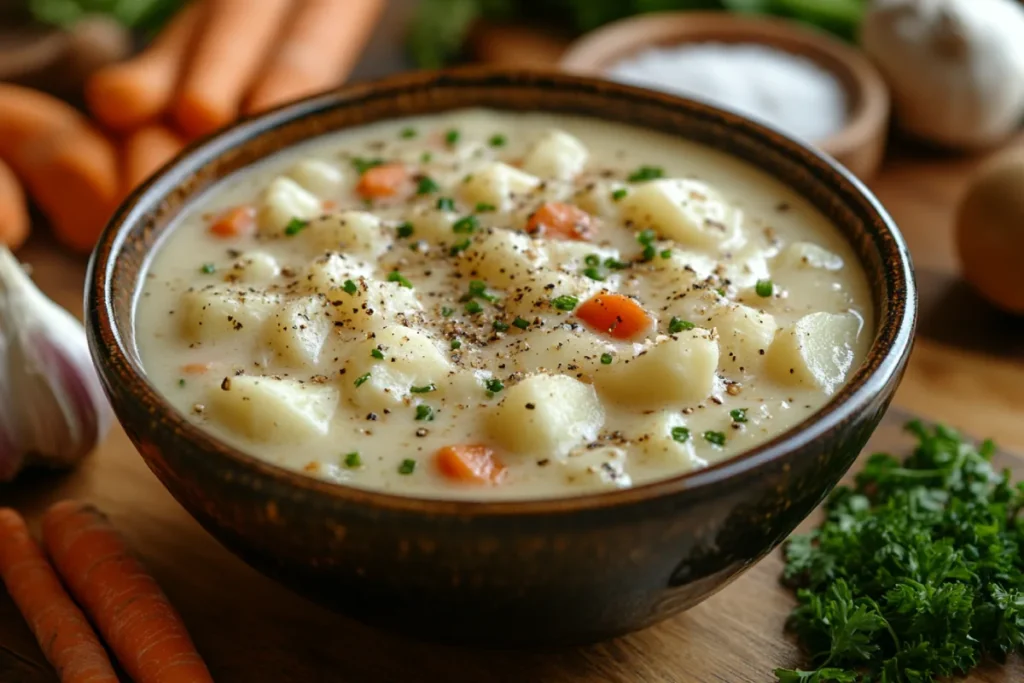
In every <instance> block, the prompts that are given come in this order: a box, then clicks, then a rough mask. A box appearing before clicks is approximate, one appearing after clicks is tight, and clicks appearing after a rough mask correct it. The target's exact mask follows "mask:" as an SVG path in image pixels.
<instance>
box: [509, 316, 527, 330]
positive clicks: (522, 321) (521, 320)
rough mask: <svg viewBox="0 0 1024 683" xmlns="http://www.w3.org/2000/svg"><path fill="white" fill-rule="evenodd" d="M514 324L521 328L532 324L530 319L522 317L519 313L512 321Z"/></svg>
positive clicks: (523, 328)
mask: <svg viewBox="0 0 1024 683" xmlns="http://www.w3.org/2000/svg"><path fill="white" fill-rule="evenodd" d="M512 324H513V325H515V326H516V327H518V328H519V329H521V330H525V329H526V328H527V327H529V326H530V321H529V320H526V319H525V318H520V317H519V316H518V315H517V316H516V319H515V320H513V321H512Z"/></svg>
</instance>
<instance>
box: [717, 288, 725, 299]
mask: <svg viewBox="0 0 1024 683" xmlns="http://www.w3.org/2000/svg"><path fill="white" fill-rule="evenodd" d="M715 291H716V292H718V296H722V297H724V296H725V295H726V292H725V287H719V288H718V289H716V290H715Z"/></svg>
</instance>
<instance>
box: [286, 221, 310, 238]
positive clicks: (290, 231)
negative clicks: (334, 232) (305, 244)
mask: <svg viewBox="0 0 1024 683" xmlns="http://www.w3.org/2000/svg"><path fill="white" fill-rule="evenodd" d="M307 225H309V221H304V220H302V219H301V218H293V219H291V220H290V221H288V225H286V226H284V234H286V235H288V237H294V236H295V235H298V234H299V233H300V232H302V231H303V230H305V229H306V226H307Z"/></svg>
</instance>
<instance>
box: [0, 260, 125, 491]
mask: <svg viewBox="0 0 1024 683" xmlns="http://www.w3.org/2000/svg"><path fill="white" fill-rule="evenodd" d="M110 417H111V416H110V408H109V405H108V404H107V401H106V399H105V397H104V396H103V390H102V388H101V387H100V382H99V378H98V377H97V376H96V370H95V368H94V367H93V364H92V360H91V358H90V357H89V348H88V345H87V344H86V338H85V330H84V329H82V325H81V324H80V323H79V322H78V320H76V319H75V318H74V317H73V316H72V315H71V314H69V313H68V312H67V311H65V310H64V309H63V308H61V307H60V306H58V305H57V304H55V303H53V302H52V301H50V299H48V298H47V297H46V296H45V295H44V294H43V293H42V292H40V291H39V289H38V288H37V287H36V286H35V284H34V283H33V282H32V281H31V280H30V279H29V277H28V275H27V274H26V273H25V271H24V270H23V269H22V268H21V265H20V264H19V263H18V261H17V260H16V259H15V258H14V256H12V255H11V252H10V251H8V249H7V248H6V247H3V246H0V481H9V480H11V479H13V478H14V476H15V475H17V473H18V472H19V471H20V470H21V468H22V467H23V466H24V465H25V464H28V463H29V462H31V461H32V460H36V461H38V462H41V463H45V464H49V465H55V466H67V465H72V464H74V463H75V462H76V461H78V460H79V459H80V458H81V457H82V456H84V455H85V454H86V453H88V452H89V451H90V450H92V449H93V447H94V446H95V445H96V443H97V442H98V441H99V440H100V438H101V437H102V436H103V435H104V434H105V433H106V431H107V428H108V427H109V426H110Z"/></svg>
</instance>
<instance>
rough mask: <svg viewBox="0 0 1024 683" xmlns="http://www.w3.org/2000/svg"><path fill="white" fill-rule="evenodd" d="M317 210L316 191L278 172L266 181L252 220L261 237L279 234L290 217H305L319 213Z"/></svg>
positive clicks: (306, 218) (303, 218)
mask: <svg viewBox="0 0 1024 683" xmlns="http://www.w3.org/2000/svg"><path fill="white" fill-rule="evenodd" d="M321 211H322V209H321V206H320V200H319V199H318V198H317V196H316V195H314V194H312V193H310V192H308V191H307V190H305V189H303V187H302V186H301V185H299V184H298V183H297V182H295V181H294V180H292V179H291V178H285V177H284V176H281V177H279V178H274V179H273V180H272V181H270V185H268V186H267V189H266V190H264V191H263V196H262V197H261V198H260V206H259V210H258V211H257V213H256V224H257V226H258V227H259V233H260V234H261V235H263V236H264V237H279V236H280V235H283V234H284V230H285V228H287V227H288V224H289V223H290V222H291V221H292V219H293V218H296V219H298V220H300V221H308V220H310V219H312V218H314V217H316V216H319V215H320V213H321Z"/></svg>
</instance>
